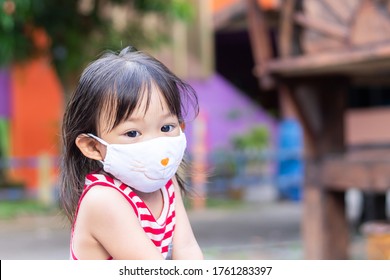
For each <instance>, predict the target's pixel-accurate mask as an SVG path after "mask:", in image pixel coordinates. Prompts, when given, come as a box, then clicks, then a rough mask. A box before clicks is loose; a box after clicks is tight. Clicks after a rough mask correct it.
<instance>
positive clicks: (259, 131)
mask: <svg viewBox="0 0 390 280" xmlns="http://www.w3.org/2000/svg"><path fill="white" fill-rule="evenodd" d="M268 144H269V133H268V129H267V128H266V127H264V126H257V127H255V128H253V129H252V130H251V131H250V132H249V133H247V134H245V135H240V136H236V137H234V139H233V146H234V148H236V149H237V150H262V149H264V148H266V147H267V146H268Z"/></svg>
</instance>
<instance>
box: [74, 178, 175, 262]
mask: <svg viewBox="0 0 390 280" xmlns="http://www.w3.org/2000/svg"><path fill="white" fill-rule="evenodd" d="M94 186H103V187H109V188H113V189H115V190H117V191H118V192H120V193H121V194H122V195H123V197H124V198H125V199H126V200H127V202H128V203H129V204H130V205H131V206H132V208H133V210H134V213H135V214H136V215H137V218H138V221H139V223H140V225H141V226H142V228H143V229H144V231H145V233H146V235H147V236H148V237H149V238H150V240H151V241H152V242H153V243H154V245H155V246H156V247H157V249H159V251H160V252H161V254H162V255H163V257H164V258H165V259H171V258H172V239H173V232H174V230H175V224H176V216H175V192H174V185H173V183H172V180H169V181H168V182H167V184H166V185H165V187H163V188H162V189H161V192H162V195H163V205H164V206H163V210H162V212H161V215H160V217H159V218H158V219H155V217H154V216H153V215H152V213H151V212H150V210H149V208H148V207H147V205H146V204H145V202H144V201H143V200H142V199H141V198H140V197H139V196H138V195H137V194H136V193H135V192H134V191H133V190H132V189H131V188H130V187H129V186H127V185H125V184H123V183H122V182H121V181H119V180H116V179H114V178H112V177H110V176H108V175H104V174H98V173H91V174H88V175H87V176H86V179H85V185H84V189H83V192H82V194H81V196H80V199H79V203H78V206H77V210H76V218H75V223H76V221H77V213H78V210H79V208H80V205H81V202H82V200H83V198H84V196H85V195H86V193H87V192H88V191H89V190H90V189H91V188H93V187H94ZM74 227H75V224H74V225H73V226H72V231H71V240H70V258H71V259H73V260H77V259H78V258H77V257H76V255H75V252H74V250H73V234H74ZM109 259H112V257H110V258H109Z"/></svg>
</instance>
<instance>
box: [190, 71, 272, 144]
mask: <svg viewBox="0 0 390 280" xmlns="http://www.w3.org/2000/svg"><path fill="white" fill-rule="evenodd" d="M188 83H189V84H190V85H191V86H192V87H193V88H194V89H195V91H196V92H197V94H198V98H199V106H200V110H201V112H202V114H204V115H205V117H206V119H207V146H208V149H210V150H214V149H218V148H229V147H231V146H230V145H231V144H230V140H231V139H232V138H233V137H234V136H235V135H240V134H243V133H246V132H249V131H250V130H251V128H253V127H254V126H258V125H261V124H262V125H264V126H266V127H268V129H269V131H270V137H271V142H272V144H273V143H274V141H275V132H276V125H277V122H276V120H275V119H274V118H273V117H271V116H270V115H269V114H268V113H267V112H265V111H264V110H263V109H262V108H261V107H260V106H257V105H256V104H254V103H253V102H252V101H251V100H250V98H249V97H247V96H246V95H245V94H244V93H243V92H241V91H240V90H239V89H237V88H236V87H234V86H233V85H232V84H230V83H229V82H228V81H227V80H225V79H224V78H223V77H221V76H220V75H218V74H215V75H213V76H211V77H210V78H208V79H207V80H190V81H188ZM192 133H193V131H192V122H187V126H186V135H187V140H188V148H189V149H191V146H192V138H193V137H192Z"/></svg>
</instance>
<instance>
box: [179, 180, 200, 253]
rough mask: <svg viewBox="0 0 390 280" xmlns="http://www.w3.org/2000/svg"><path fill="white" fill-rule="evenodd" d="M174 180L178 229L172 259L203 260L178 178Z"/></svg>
mask: <svg viewBox="0 0 390 280" xmlns="http://www.w3.org/2000/svg"><path fill="white" fill-rule="evenodd" d="M172 180H173V184H174V185H175V197H176V210H175V211H176V227H175V233H174V235H173V252H172V258H173V259H174V260H186V259H187V260H202V259H203V254H202V251H201V250H200V247H199V245H198V242H197V241H196V239H195V236H194V233H193V231H192V228H191V225H190V222H189V220H188V216H187V212H186V209H185V208H184V204H183V199H182V196H181V190H180V188H179V185H178V182H177V180H176V178H173V179H172Z"/></svg>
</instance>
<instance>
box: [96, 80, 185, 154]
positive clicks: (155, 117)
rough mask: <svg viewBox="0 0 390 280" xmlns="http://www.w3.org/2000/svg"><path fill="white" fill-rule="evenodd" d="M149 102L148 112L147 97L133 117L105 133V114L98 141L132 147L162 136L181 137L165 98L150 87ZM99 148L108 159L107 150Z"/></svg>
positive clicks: (175, 117) (101, 119)
mask: <svg viewBox="0 0 390 280" xmlns="http://www.w3.org/2000/svg"><path fill="white" fill-rule="evenodd" d="M149 102H150V103H149V106H148V108H147V98H146V94H145V96H144V97H143V98H141V100H140V102H139V104H138V106H137V107H136V108H135V109H134V111H133V113H132V114H131V116H130V117H129V118H128V119H126V120H124V121H123V122H121V123H119V125H117V126H116V127H114V128H113V129H112V130H110V131H108V130H107V129H106V127H107V124H108V123H109V122H108V121H107V119H108V115H107V114H104V113H103V114H102V117H101V118H100V121H99V124H98V127H99V137H100V138H101V139H103V140H104V141H106V142H107V143H109V144H131V143H137V142H142V141H146V140H150V139H153V138H156V137H161V136H172V137H173V136H178V135H179V134H180V124H179V120H178V118H177V116H175V115H172V114H171V113H170V110H169V107H168V105H167V103H166V101H165V98H164V96H163V95H162V94H161V92H160V90H159V89H158V88H157V87H156V86H154V85H152V86H151V96H150V100H149ZM146 108H147V109H146ZM99 144H100V143H99ZM97 148H98V149H99V151H100V153H101V155H102V157H103V158H105V154H106V147H105V146H104V145H102V144H100V145H98V146H97Z"/></svg>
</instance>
